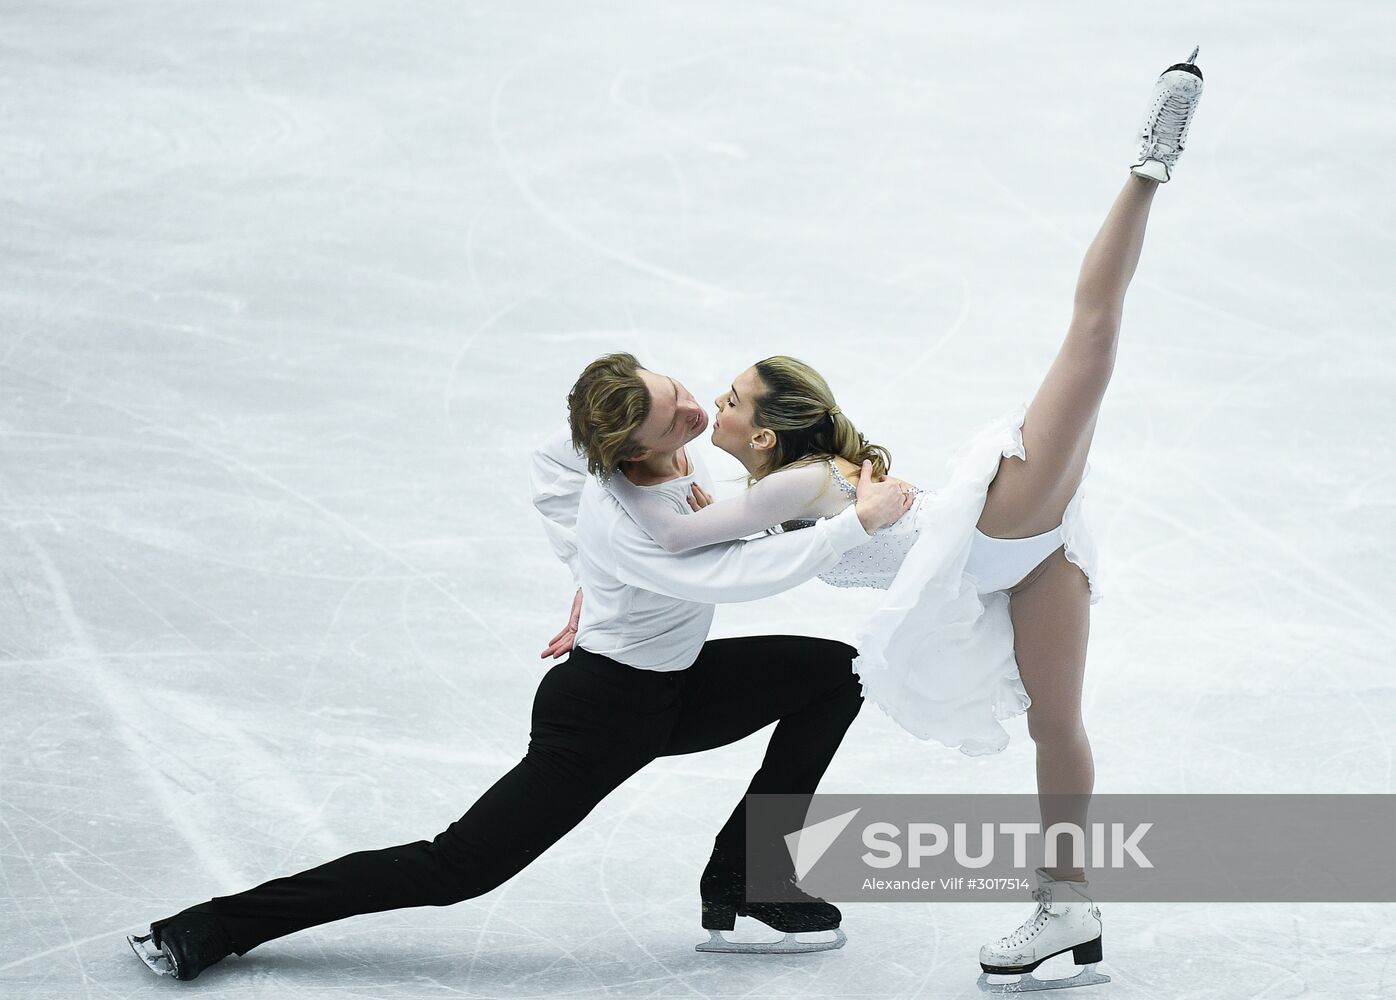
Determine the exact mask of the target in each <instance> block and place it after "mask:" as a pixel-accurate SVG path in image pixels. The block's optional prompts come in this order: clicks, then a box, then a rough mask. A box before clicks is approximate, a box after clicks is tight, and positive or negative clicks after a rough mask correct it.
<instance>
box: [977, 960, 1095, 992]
mask: <svg viewBox="0 0 1396 1000" xmlns="http://www.w3.org/2000/svg"><path fill="white" fill-rule="evenodd" d="M990 975H992V973H988V972H981V973H980V974H979V989H980V991H981V992H983V993H997V994H1004V993H1036V992H1037V991H1038V990H1065V989H1070V988H1071V987H1073V986H1099V985H1100V984H1101V983H1108V982H1110V977H1109V976H1106V975H1102V974H1101V973H1099V972H1096V971H1095V963H1094V962H1092V963H1091V964H1090V965H1083V966H1081V971H1080V972H1078V973H1076V975H1074V976H1064V977H1062V978H1061V979H1038V978H1037V977H1036V976H1034V975H1033V974H1032V973H1031V972H1024V973H1023V974H1022V975H1020V976H1018V978H1016V979H1010V980H1009V981H1008V982H1004V983H991V982H989V976H990Z"/></svg>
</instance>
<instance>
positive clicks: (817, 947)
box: [693, 927, 848, 955]
mask: <svg viewBox="0 0 1396 1000" xmlns="http://www.w3.org/2000/svg"><path fill="white" fill-rule="evenodd" d="M833 932H834V938H833V940H831V941H802V940H800V939H799V938H797V937H796V936H795V935H794V934H787V935H785V937H783V938H781V939H780V940H779V941H729V940H728V939H727V938H725V937H723V935H722V931H714V930H709V931H708V940H706V941H704V942H702V943H701V944H698V945H695V946H694V949H693V950H694V951H707V952H713V953H718V954H727V955H803V954H807V953H809V952H815V951H833V950H834V949H835V948H842V947H843V946H844V945H845V944H847V943H848V937H847V936H846V935H845V934H844V932H843V931H842V930H841V929H840V928H838V927H835V928H834V929H833ZM807 933H827V932H824V931H812V932H807Z"/></svg>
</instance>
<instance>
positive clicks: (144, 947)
mask: <svg viewBox="0 0 1396 1000" xmlns="http://www.w3.org/2000/svg"><path fill="white" fill-rule="evenodd" d="M150 938H151V935H149V934H146V935H144V936H142V937H136V936H135V935H134V934H127V935H126V943H127V944H129V945H130V946H131V950H132V951H134V952H135V953H136V957H137V958H139V959H140V960H141V961H142V962H144V963H145V967H146V968H147V969H149V970H150V971H151V972H153V973H155V974H156V975H157V976H173V975H174V974H175V969H174V963H172V962H171V961H170V957H169V955H167V954H165V951H164V949H163V948H156V947H155V946H154V945H153V944H151V943H150Z"/></svg>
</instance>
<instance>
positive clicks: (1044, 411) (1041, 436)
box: [979, 174, 1158, 538]
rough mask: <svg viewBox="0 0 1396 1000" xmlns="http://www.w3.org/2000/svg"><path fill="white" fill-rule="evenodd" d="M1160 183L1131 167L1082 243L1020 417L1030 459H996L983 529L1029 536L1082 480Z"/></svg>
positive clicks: (1058, 513) (1051, 518)
mask: <svg viewBox="0 0 1396 1000" xmlns="http://www.w3.org/2000/svg"><path fill="white" fill-rule="evenodd" d="M1157 187H1158V183H1157V182H1155V181H1151V180H1146V179H1145V178H1142V177H1136V176H1134V175H1133V174H1131V175H1130V177H1129V179H1128V180H1126V181H1125V186H1124V190H1122V191H1121V192H1120V193H1119V195H1118V197H1116V199H1115V203H1114V205H1113V206H1112V207H1111V209H1110V213H1109V215H1107V216H1106V217H1105V222H1104V224H1103V225H1102V226H1101V227H1100V231H1099V232H1098V233H1097V234H1096V237H1095V239H1094V240H1093V241H1092V242H1091V245H1090V247H1089V248H1088V249H1087V250H1086V258H1085V260H1084V262H1083V263H1082V265H1081V273H1080V277H1079V279H1078V280H1077V283H1076V298H1075V305H1074V309H1073V313H1072V320H1071V326H1070V327H1069V328H1068V330H1067V334H1066V340H1065V341H1063V343H1062V346H1061V349H1060V350H1059V351H1058V352H1057V357H1056V360H1055V361H1053V362H1052V367H1051V368H1050V369H1049V370H1048V372H1047V377H1046V378H1045V379H1044V380H1043V382H1042V385H1041V387H1040V388H1039V389H1038V390H1037V395H1036V396H1034V397H1033V400H1032V402H1031V403H1030V404H1029V405H1028V410H1027V416H1026V417H1025V418H1024V420H1023V448H1024V451H1026V452H1027V460H1026V461H1023V460H1021V459H1017V458H1011V459H1010V458H1005V459H1003V460H1002V461H1000V463H999V470H998V474H997V476H996V477H995V478H994V481H993V483H991V484H990V486H989V493H988V496H987V498H986V499H985V502H984V510H983V512H982V514H981V515H980V518H979V530H980V531H982V532H984V533H985V534H986V535H991V536H993V537H996V538H1026V537H1029V536H1031V535H1037V534H1041V533H1042V532H1044V531H1051V530H1052V529H1053V528H1055V527H1056V526H1057V525H1059V524H1061V521H1062V515H1063V513H1064V512H1065V511H1066V505H1067V504H1068V503H1069V502H1070V500H1071V498H1072V496H1073V495H1075V493H1076V489H1077V487H1079V486H1080V485H1081V476H1082V474H1083V472H1084V470H1085V466H1086V455H1087V452H1089V450H1090V446H1091V438H1092V436H1093V435H1094V433H1095V423H1096V416H1097V415H1098V413H1099V411H1100V403H1101V400H1102V399H1103V398H1104V396H1105V388H1106V386H1107V385H1109V383H1110V375H1111V373H1112V372H1113V370H1114V367H1115V352H1116V349H1117V347H1118V344H1119V335H1120V320H1121V317H1122V315H1123V313H1124V301H1125V291H1126V290H1127V289H1128V287H1129V282H1130V279H1131V278H1132V277H1133V276H1134V271H1135V268H1136V267H1137V266H1138V264H1139V254H1140V251H1141V249H1142V247H1143V245H1144V230H1145V227H1146V224H1147V222H1148V219H1149V208H1150V205H1151V204H1152V203H1153V198H1154V191H1155V189H1156V188H1157Z"/></svg>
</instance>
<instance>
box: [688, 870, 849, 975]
mask: <svg viewBox="0 0 1396 1000" xmlns="http://www.w3.org/2000/svg"><path fill="white" fill-rule="evenodd" d="M740 865H741V863H740V862H733V861H729V860H727V859H722V858H721V856H719V855H714V856H713V860H712V861H710V862H709V863H708V867H707V870H706V871H704V872H703V881H702V889H701V891H702V896H703V929H704V930H706V931H707V932H708V940H706V941H704V942H703V943H702V944H699V945H697V946H696V950H697V951H707V952H725V953H728V954H736V955H794V954H803V953H806V952H815V951H832V950H833V949H835V948H842V947H843V946H844V945H845V944H846V943H847V942H848V938H847V936H845V934H844V933H843V931H842V930H841V929H840V927H839V924H840V923H841V922H842V920H843V914H842V913H840V912H839V908H838V907H837V906H834V905H833V904H832V903H827V902H825V901H824V900H822V899H820V898H819V897H817V896H811V895H809V894H808V893H806V892H804V891H803V890H801V889H800V887H799V886H797V885H796V884H795V877H794V875H793V874H790V873H787V874H786V875H785V877H784V878H782V879H774V878H773V879H772V880H771V881H770V883H769V885H768V886H767V887H766V888H765V889H763V890H762V891H760V892H755V893H752V895H755V896H757V897H758V898H759V899H761V900H764V902H749V901H748V900H747V895H748V893H747V891H746V873H745V872H744V871H743V870H742V868H741V867H740ZM739 916H740V917H751V918H752V919H753V920H759V921H760V922H761V923H763V924H765V925H766V926H767V927H770V928H772V929H774V930H778V931H780V932H782V933H783V934H784V935H785V936H784V937H783V938H781V939H780V940H779V941H733V940H731V939H729V938H727V937H726V936H725V935H724V934H723V933H722V932H723V931H730V930H733V929H734V928H735V927H736V925H737V917H739ZM819 931H824V932H827V931H832V932H833V935H834V936H833V937H832V938H827V939H823V940H815V941H809V940H804V939H801V938H797V937H796V936H795V935H797V934H808V933H812V932H819Z"/></svg>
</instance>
